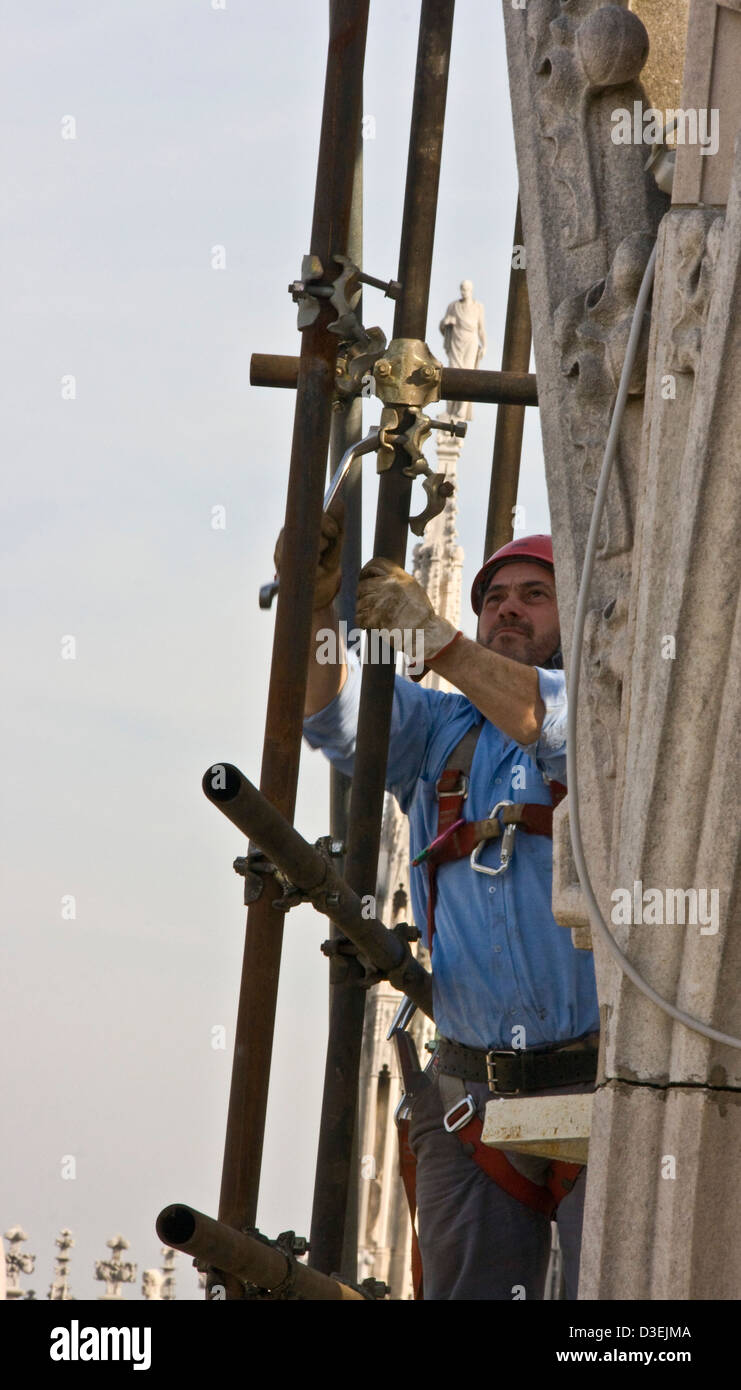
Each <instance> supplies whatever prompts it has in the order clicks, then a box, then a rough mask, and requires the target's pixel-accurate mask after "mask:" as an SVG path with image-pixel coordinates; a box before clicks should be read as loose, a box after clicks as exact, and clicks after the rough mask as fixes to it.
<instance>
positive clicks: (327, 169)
mask: <svg viewBox="0 0 741 1390" xmlns="http://www.w3.org/2000/svg"><path fill="white" fill-rule="evenodd" d="M367 22H368V0H337V3H336V4H335V5H334V7H333V10H332V21H331V26H330V34H329V46H328V54H327V70H326V81H325V89H324V107H323V113H322V127H321V135H320V141H319V159H318V167H317V180H316V196H315V202H314V215H313V222H312V231H311V245H310V248H309V249H310V252H311V254H313V255H316V256H318V257H319V259H320V260H321V262H322V265H323V267H324V271H325V274H324V276H323V279H322V281H321V282H320V283H325V284H328V283H330V281H331V277H332V275H333V273H336V270H337V267H336V266H333V263H332V259H331V258H332V255H333V254H334V253H335V252H340V253H344V252H345V250H346V247H347V236H348V226H349V218H350V203H351V197H352V181H353V170H354V163H355V149H356V145H357V140H358V135H359V129H360V119H361V93H362V78H363V63H364V56H365V38H366V29H367ZM319 304H320V312H319V315H318V317H317V319H316V320H315V322H314V323H313V324H311V325H310V326H309V327H307V328H305V329H304V331H303V335H302V342H301V358H300V367H299V379H298V388H297V395H296V410H295V417H294V430H293V443H292V448H291V464H290V473H289V480H288V496H287V505H286V521H285V527H286V545H285V549H284V555H285V560H284V563H283V566H282V569H281V582H280V592H279V597H278V611H277V615H276V624H275V638H274V642H273V660H272V667H271V672H270V688H269V694H268V709H267V718H266V723H265V742H264V751H263V762H262V773H261V782H260V786H261V789H262V791H263V792H264V793H265V795H266V796H267V797H268V798H269V800H270V801H272V802H273V803H274V805H275V806H276V807H278V809H279V810H280V811H281V812H282V813H283V814H284V815H285V816H286V818H287V819H289V820H291V819H292V818H293V812H294V807H295V799H296V784H297V780H298V765H299V756H300V749H301V728H302V721H303V707H304V694H305V689H306V671H307V663H308V656H309V645H310V638H311V615H312V605H313V588H312V582H311V579H312V576H313V575H314V573H315V570H316V564H317V559H318V555H319V524H320V519H321V511H322V497H323V491H324V481H325V472H326V466H327V448H328V444H329V432H330V412H331V401H332V394H333V389H334V370H335V360H336V349H337V341H338V340H337V338H336V336H334V335H333V334H331V333H329V332H328V331H327V324H328V322H329V321H330V319H331V317H332V310H331V308H330V306H329V304H328V302H327V301H326V300H320V301H319ZM282 936H283V918H282V916H281V914H280V913H279V912H276V911H275V909H274V908H273V907H272V906H271V902H270V897H269V895H268V894H263V896H262V897H261V898H260V899H259V900H258V901H257V902H255V903H253V904H252V905H251V906H250V909H249V912H248V916H247V931H246V940H245V949H244V960H243V968H242V980H241V988H240V998H239V1008H238V1013H237V1023H236V1040H235V1047H234V1063H233V1070H232V1082H231V1092H230V1097H229V1113H228V1118H227V1130H226V1141H225V1147H224V1166H223V1172H222V1183H221V1197H220V1202H219V1217H220V1219H221V1220H222V1221H223V1222H225V1223H226V1224H227V1225H230V1226H234V1227H236V1228H238V1229H240V1228H241V1227H243V1226H253V1225H254V1224H255V1216H256V1211H257V1194H258V1187H259V1181H260V1165H261V1160H262V1146H263V1136H264V1130H265V1111H266V1108H267V1098H268V1082H269V1076H270V1059H271V1054H272V1046H273V1029H274V1023H275V1005H276V997H277V992H278V975H279V971H280V955H281V945H282ZM227 1295H228V1296H230V1297H236V1298H239V1297H241V1292H240V1290H239V1288H238V1287H236V1286H234V1285H232V1287H231V1288H230V1287H229V1285H228V1284H227Z"/></svg>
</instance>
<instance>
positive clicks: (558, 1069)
mask: <svg viewBox="0 0 741 1390" xmlns="http://www.w3.org/2000/svg"><path fill="white" fill-rule="evenodd" d="M567 1049H568V1050H567ZM435 1060H436V1063H437V1068H438V1070H439V1071H441V1072H444V1073H445V1075H446V1076H458V1077H460V1079H461V1080H462V1081H488V1083H489V1090H490V1091H495V1092H497V1093H498V1094H508V1095H516V1094H517V1093H526V1092H528V1091H547V1090H548V1089H549V1088H550V1087H552V1086H553V1087H555V1086H572V1085H576V1083H577V1082H580V1081H594V1080H595V1079H596V1076H597V1048H596V1047H592V1046H590V1045H586V1046H584V1047H580V1048H576V1049H571V1048H570V1047H569V1044H568V1043H566V1044H564V1045H563V1046H562V1047H561V1048H560V1049H558V1050H557V1051H553V1052H535V1051H533V1050H532V1049H531V1050H529V1051H528V1050H525V1049H519V1050H517V1051H511V1052H509V1051H508V1052H504V1051H503V1052H497V1051H496V1050H495V1049H493V1048H492V1049H491V1050H490V1051H489V1052H484V1051H481V1050H479V1048H477V1047H465V1046H464V1044H463V1043H458V1042H451V1040H450V1038H441V1039H440V1042H439V1044H438V1049H437V1053H436V1058H435Z"/></svg>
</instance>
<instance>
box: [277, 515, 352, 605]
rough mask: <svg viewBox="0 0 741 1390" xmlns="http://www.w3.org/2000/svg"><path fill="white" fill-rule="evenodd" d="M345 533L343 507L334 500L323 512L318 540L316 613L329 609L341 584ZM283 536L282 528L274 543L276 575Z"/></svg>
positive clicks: (315, 587) (278, 572)
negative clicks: (329, 509)
mask: <svg viewBox="0 0 741 1390" xmlns="http://www.w3.org/2000/svg"><path fill="white" fill-rule="evenodd" d="M344 533H345V528H344V507H343V505H342V502H341V501H340V500H339V499H338V498H336V499H335V501H334V503H333V506H332V511H331V512H324V514H323V516H322V525H321V532H320V537H319V564H318V565H317V571H316V583H315V585H314V608H315V609H317V608H328V607H329V605H330V603H331V602H332V599H333V598H334V596H335V594H336V593H337V591H338V589H339V587H340V583H341V581H342V563H341V562H342V541H343V539H344ZM284 535H285V528H284V529H283V530H282V531H281V533H280V535H279V537H278V539H277V541H276V543H275V554H274V556H273V560H274V562H275V572H276V574H280V564H281V559H282V558H283V538H284Z"/></svg>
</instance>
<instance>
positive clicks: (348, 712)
mask: <svg viewBox="0 0 741 1390" xmlns="http://www.w3.org/2000/svg"><path fill="white" fill-rule="evenodd" d="M359 708H360V666H359V665H358V662H357V660H356V659H353V657H352V655H351V654H348V656H347V680H346V681H345V684H344V685H343V687H342V689H341V690H340V691H339V693H338V694H337V695H335V697H334V699H333V700H330V702H329V704H328V705H325V707H324V709H320V710H318V711H317V713H316V714H310V715H309V716H308V718H306V719H305V720H304V738H305V739H306V742H307V743H308V744H309V746H310V747H311V748H321V750H322V752H323V753H326V755H327V757H328V758H329V759H330V761H331V762H332V763H334V765H335V767H338V768H339V769H340V772H344V773H345V774H346V776H348V777H352V769H353V760H354V758H355V736H356V734H357V730H358V710H359Z"/></svg>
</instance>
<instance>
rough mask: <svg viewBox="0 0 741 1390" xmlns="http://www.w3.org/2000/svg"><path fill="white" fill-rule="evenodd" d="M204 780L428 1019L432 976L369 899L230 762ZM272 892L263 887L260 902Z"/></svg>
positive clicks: (216, 801)
mask: <svg viewBox="0 0 741 1390" xmlns="http://www.w3.org/2000/svg"><path fill="white" fill-rule="evenodd" d="M202 785H203V791H204V793H205V795H206V796H207V797H208V799H209V801H210V802H211V803H212V804H213V805H214V806H216V807H218V809H219V810H220V811H223V813H224V815H225V816H226V817H227V819H228V820H230V821H231V822H232V825H236V827H237V829H238V830H241V832H242V834H243V835H246V836H247V838H248V839H249V840H251V841H252V842H253V843H254V844H255V845H257V846H258V848H259V849H261V850H262V852H263V854H264V855H265V857H266V859H267V860H268V862H269V863H271V864H274V865H275V867H276V868H277V869H278V870H279V872H280V873H281V874H283V876H284V877H285V879H287V880H288V882H289V883H290V884H291V885H292V888H295V889H297V890H298V891H299V893H300V894H301V895H303V896H304V897H305V898H307V899H309V900H310V901H311V902H313V903H314V906H315V907H316V908H317V910H318V911H319V912H324V913H326V914H327V916H331V918H332V921H333V922H336V923H337V926H338V927H341V928H342V931H343V933H344V935H345V936H347V937H349V938H350V940H351V941H352V942H354V944H355V945H356V946H357V947H358V950H360V951H362V952H363V954H364V955H365V956H367V958H368V960H369V961H370V962H371V964H372V965H373V966H375V967H376V969H377V970H380V971H382V972H383V974H384V976H385V977H387V978H388V979H389V980H390V982H391V984H392V985H394V986H395V987H396V989H400V990H401V991H402V993H403V994H407V995H408V996H409V998H410V999H413V1000H414V1002H415V1004H418V1005H419V1007H420V1008H421V1009H423V1010H424V1012H425V1013H426V1014H427V1015H428V1017H429V1018H432V976H431V975H430V974H429V973H428V971H426V970H425V968H424V966H422V965H420V962H419V961H418V960H417V959H416V957H415V956H413V955H412V954H411V951H410V950H409V945H408V942H406V941H404V940H402V938H401V937H400V936H399V935H398V933H397V932H394V931H389V929H388V927H385V926H384V925H383V922H380V921H379V920H378V918H377V917H376V916H375V914H372V915H369V914H368V910H367V904H364V903H363V901H362V899H361V898H359V897H358V895H357V893H354V892H353V890H352V888H350V887H349V886H348V884H347V882H346V881H345V879H343V878H342V877H341V876H340V874H338V873H337V871H336V870H335V869H334V867H333V866H332V864H331V863H330V861H329V859H328V858H327V857H326V856H325V855H324V854H322V852H321V851H320V850H318V849H317V848H316V846H315V845H310V844H309V842H308V840H305V839H304V838H303V836H302V835H300V834H299V832H298V831H297V830H296V829H295V828H294V826H292V825H290V824H289V823H288V821H287V820H286V819H285V818H284V817H283V816H282V815H281V814H280V812H279V811H277V810H276V809H275V807H274V806H273V805H271V803H270V802H269V801H268V800H267V798H266V797H264V796H263V795H262V793H261V792H260V791H258V789H257V787H255V786H253V784H252V783H251V782H250V781H249V778H247V777H245V776H244V774H243V773H242V772H240V770H239V768H238V767H235V766H234V764H233V763H214V764H212V766H211V767H210V768H208V769H207V771H206V772H205V773H204V776H203V783H202ZM247 871H248V872H249V869H248V870H247ZM272 896H273V895H272V893H270V892H266V891H265V890H264V889H263V893H262V896H261V898H260V899H259V901H260V902H262V901H263V899H265V900H269V899H270V898H272ZM278 915H279V916H282V913H280V912H279V914H278ZM361 973H362V972H361Z"/></svg>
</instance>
